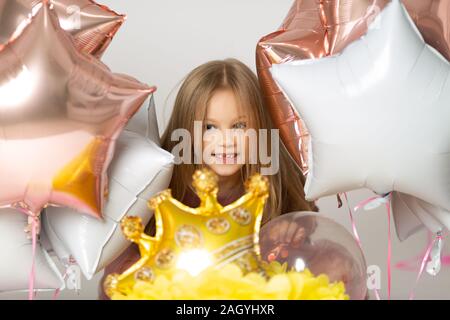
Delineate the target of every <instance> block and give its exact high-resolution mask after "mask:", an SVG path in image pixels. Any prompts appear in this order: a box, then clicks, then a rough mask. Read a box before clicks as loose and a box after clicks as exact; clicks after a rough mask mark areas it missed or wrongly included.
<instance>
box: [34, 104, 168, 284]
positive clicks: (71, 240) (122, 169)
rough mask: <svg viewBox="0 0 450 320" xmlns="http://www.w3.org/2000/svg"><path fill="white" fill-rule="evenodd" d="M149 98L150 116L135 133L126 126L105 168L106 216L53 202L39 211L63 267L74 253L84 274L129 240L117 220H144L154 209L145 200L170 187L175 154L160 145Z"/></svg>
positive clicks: (103, 263)
mask: <svg viewBox="0 0 450 320" xmlns="http://www.w3.org/2000/svg"><path fill="white" fill-rule="evenodd" d="M153 101H154V100H153V97H152V99H151V100H150V105H149V108H148V109H147V112H148V117H145V115H144V114H142V116H144V117H143V119H141V121H140V122H139V121H138V122H137V123H135V126H134V128H133V131H134V132H133V131H131V130H125V131H124V132H123V133H122V134H121V135H120V136H119V138H118V140H117V144H116V152H115V155H114V158H113V160H112V162H111V166H110V168H109V172H108V173H109V177H110V181H109V196H108V200H107V202H106V203H105V209H104V210H103V216H104V219H103V220H98V219H94V218H92V217H89V216H81V215H77V214H76V212H75V211H74V210H72V209H70V208H55V207H49V208H47V209H46V210H45V214H44V215H43V229H44V233H45V234H46V236H47V238H48V240H49V242H50V243H51V247H52V249H53V251H54V252H55V253H56V255H57V256H58V258H59V259H60V261H61V262H62V263H63V264H65V265H66V267H67V266H68V265H69V264H70V263H69V262H70V260H71V258H73V259H74V260H75V261H76V263H77V264H78V265H79V266H80V268H81V271H82V272H83V274H84V275H85V277H86V278H87V279H91V278H92V277H93V276H94V274H95V273H97V272H99V271H100V270H102V269H103V268H104V267H105V266H106V265H107V264H109V263H111V262H112V261H113V260H114V259H116V258H117V257H118V256H119V255H120V254H121V253H122V252H123V251H124V250H125V249H126V248H127V247H128V246H129V245H130V244H129V241H128V240H127V239H125V237H124V236H123V233H122V231H121V230H120V226H119V224H120V221H121V219H122V218H123V217H124V216H126V215H133V216H139V217H141V218H142V220H143V222H144V223H148V221H149V220H150V218H151V217H152V214H153V212H152V211H151V210H150V208H149V207H148V205H147V202H148V200H149V199H150V198H151V197H152V196H154V195H155V194H156V193H158V192H159V191H161V190H164V189H166V188H167V187H168V186H169V183H170V180H171V177H172V169H173V164H174V158H173V155H172V154H171V153H169V152H167V151H166V150H163V149H161V148H160V146H159V144H160V143H159V134H158V126H157V120H156V113H155V105H154V103H153ZM144 119H146V120H148V122H147V121H146V120H144ZM144 127H145V128H144ZM73 259H72V260H73Z"/></svg>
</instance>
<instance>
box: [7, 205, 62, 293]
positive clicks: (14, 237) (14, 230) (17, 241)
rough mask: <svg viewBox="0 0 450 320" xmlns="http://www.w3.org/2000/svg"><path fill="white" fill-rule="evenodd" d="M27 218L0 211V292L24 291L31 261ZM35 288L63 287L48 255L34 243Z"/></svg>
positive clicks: (26, 288) (11, 212)
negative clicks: (26, 229) (26, 231)
mask: <svg viewBox="0 0 450 320" xmlns="http://www.w3.org/2000/svg"><path fill="white" fill-rule="evenodd" d="M27 225H28V217H27V216H26V215H25V214H23V213H21V212H20V211H16V210H13V209H1V210H0V292H9V291H26V290H28V287H29V280H30V279H29V277H30V270H31V266H32V264H33V249H32V241H31V239H29V238H28V237H27V234H26V233H25V232H24V228H25V227H26V226H27ZM34 264H35V273H34V274H35V280H34V289H35V290H36V291H46V290H50V291H51V290H56V289H62V288H64V281H63V278H62V276H61V274H60V272H59V270H58V268H57V267H56V266H55V264H54V263H53V261H52V259H51V258H50V256H49V255H48V254H47V253H46V252H45V250H44V249H43V248H42V246H41V243H40V242H39V240H38V241H37V243H36V254H35V256H34Z"/></svg>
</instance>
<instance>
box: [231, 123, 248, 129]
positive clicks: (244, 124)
mask: <svg viewBox="0 0 450 320" xmlns="http://www.w3.org/2000/svg"><path fill="white" fill-rule="evenodd" d="M233 128H234V129H245V128H247V124H246V123H245V122H238V123H236V124H235V125H234V126H233Z"/></svg>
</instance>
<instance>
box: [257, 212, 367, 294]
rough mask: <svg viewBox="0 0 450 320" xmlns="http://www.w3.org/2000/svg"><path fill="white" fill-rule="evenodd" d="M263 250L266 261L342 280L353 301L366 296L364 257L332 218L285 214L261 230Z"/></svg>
mask: <svg viewBox="0 0 450 320" xmlns="http://www.w3.org/2000/svg"><path fill="white" fill-rule="evenodd" d="M260 250H261V257H262V259H263V260H265V261H268V262H271V261H278V262H280V263H282V264H283V263H287V266H288V269H294V270H296V271H302V270H304V269H309V270H310V271H311V272H312V273H313V274H314V275H316V276H318V275H320V274H326V275H327V276H328V278H329V280H330V282H337V281H342V282H343V283H344V284H345V288H346V292H347V294H348V295H349V296H350V299H353V300H362V299H365V298H366V296H367V285H366V278H367V275H366V270H367V267H366V262H365V258H364V254H363V252H362V251H361V249H360V247H359V245H358V243H357V242H356V240H355V239H354V238H353V236H352V235H351V233H350V232H348V231H347V229H345V227H343V226H342V225H340V224H338V223H336V222H334V221H333V220H331V219H329V218H326V217H324V216H322V215H319V214H317V213H315V212H292V213H287V214H283V215H281V216H279V217H277V218H275V219H273V220H271V221H270V222H268V223H267V224H265V225H264V226H263V227H262V228H261V231H260Z"/></svg>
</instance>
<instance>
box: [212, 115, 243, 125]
mask: <svg viewBox="0 0 450 320" xmlns="http://www.w3.org/2000/svg"><path fill="white" fill-rule="evenodd" d="M242 119H247V116H245V115H243V116H240V117H237V118H235V119H233V121H232V122H235V121H238V120H242ZM205 121H210V122H216V123H217V122H219V121H220V120H215V119H210V118H206V119H205Z"/></svg>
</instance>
